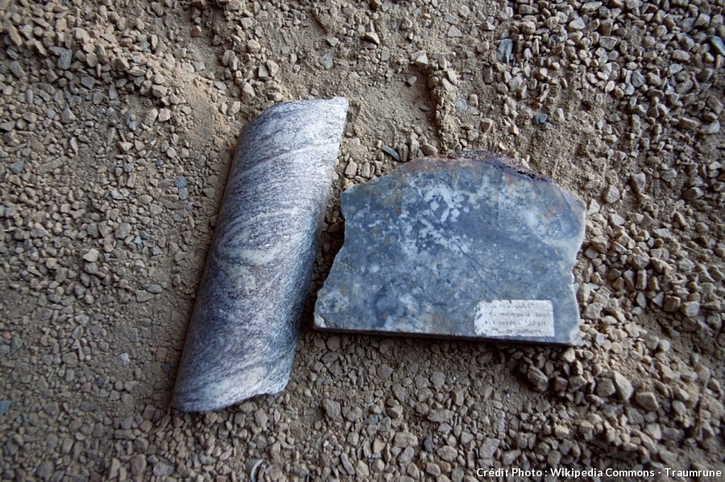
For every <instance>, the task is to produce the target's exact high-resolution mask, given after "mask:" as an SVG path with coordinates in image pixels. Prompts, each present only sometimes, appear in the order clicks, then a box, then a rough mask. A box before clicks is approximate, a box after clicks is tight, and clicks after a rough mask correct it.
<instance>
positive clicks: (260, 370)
mask: <svg viewBox="0 0 725 482" xmlns="http://www.w3.org/2000/svg"><path fill="white" fill-rule="evenodd" d="M347 105H348V103H347V100H345V99H343V98H333V99H330V100H310V101H301V102H289V103H284V104H278V105H276V106H274V107H271V108H270V109H268V110H266V111H265V112H264V113H263V114H262V115H260V116H259V117H257V118H256V119H254V120H253V121H252V122H250V123H249V124H248V125H247V126H246V127H245V128H244V130H243V131H242V133H241V135H240V137H239V141H238V144H237V150H236V153H235V156H234V161H233V164H232V167H231V170H230V174H229V179H228V181H227V187H226V190H225V192H224V200H223V201H222V205H221V210H220V212H219V216H218V218H217V223H216V229H215V231H214V236H213V239H212V244H211V247H210V249H209V254H208V256H207V260H206V266H205V268H204V274H203V277H202V281H201V285H200V287H199V292H198V294H197V299H196V304H195V306H194V312H193V315H192V318H191V322H190V324H189V328H188V332H187V337H186V343H185V346H184V351H183V354H182V359H181V364H180V366H179V371H178V375H177V379H176V387H175V391H174V396H173V400H172V404H173V406H174V407H175V408H177V409H179V410H182V411H194V412H206V411H210V410H216V409H219V408H223V407H226V406H228V405H232V404H234V403H237V402H240V401H242V400H244V399H247V398H250V397H253V396H255V395H261V394H273V393H278V392H280V391H282V390H283V389H284V387H285V386H286V385H287V382H288V381H289V375H290V369H291V366H292V361H293V358H294V351H295V346H296V344H297V337H298V334H299V324H300V318H301V314H302V308H303V305H304V302H305V300H306V298H307V293H308V290H309V285H310V278H311V276H312V269H313V264H314V260H315V255H316V252H317V243H318V238H319V232H320V227H321V223H322V218H323V216H324V212H325V209H326V207H327V201H328V197H329V194H330V190H331V184H332V176H333V172H334V168H335V163H336V159H337V152H338V149H339V146H340V138H341V136H342V132H343V127H344V125H345V117H346V113H347Z"/></svg>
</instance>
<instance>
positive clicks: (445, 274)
mask: <svg viewBox="0 0 725 482" xmlns="http://www.w3.org/2000/svg"><path fill="white" fill-rule="evenodd" d="M342 213H343V216H344V218H345V243H344V245H343V247H342V249H341V250H340V252H339V253H338V254H337V257H336V258H335V261H334V263H333V265H332V269H331V271H330V274H329V276H328V278H327V280H326V281H325V284H324V286H323V288H322V289H321V290H320V292H319V293H318V299H317V303H316V305H315V327H316V328H318V329H326V330H333V331H353V332H367V333H379V334H386V335H388V334H399V335H423V336H436V337H462V338H471V339H494V340H495V339H499V340H501V339H503V340H512V341H529V342H542V343H554V344H568V345H578V344H580V343H581V334H580V331H579V306H578V304H577V301H576V296H575V287H574V276H573V275H572V268H573V267H574V264H575V261H576V255H577V252H578V251H579V249H580V247H581V244H582V241H583V239H584V227H585V206H584V204H583V203H582V202H581V201H580V200H579V199H577V198H575V197H574V196H573V195H572V194H570V193H569V192H567V191H566V190H564V189H562V188H561V187H559V186H557V185H556V184H555V183H553V182H552V181H550V180H549V179H546V178H543V177H541V176H538V175H536V174H534V173H532V172H530V171H528V170H525V169H523V168H521V167H519V166H518V165H517V164H516V161H514V160H512V159H508V158H504V157H502V156H497V155H494V154H491V153H487V152H466V153H457V154H453V155H451V156H449V157H448V158H440V157H430V158H423V159H417V160H415V161H412V162H410V163H408V164H405V165H404V166H402V167H400V168H398V169H397V170H396V171H395V172H393V173H392V174H390V175H387V176H384V177H381V178H379V179H376V180H374V181H371V182H367V183H365V184H360V185H357V186H355V187H353V188H351V189H349V190H347V191H345V192H344V193H343V194H342Z"/></svg>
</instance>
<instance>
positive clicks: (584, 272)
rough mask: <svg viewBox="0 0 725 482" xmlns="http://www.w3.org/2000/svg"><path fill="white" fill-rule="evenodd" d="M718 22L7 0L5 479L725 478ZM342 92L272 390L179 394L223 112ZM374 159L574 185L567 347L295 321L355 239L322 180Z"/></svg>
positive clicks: (493, 6)
mask: <svg viewBox="0 0 725 482" xmlns="http://www.w3.org/2000/svg"><path fill="white" fill-rule="evenodd" d="M722 11H723V4H722V2H721V1H717V2H716V1H712V2H706V1H701V0H689V1H688V0H655V1H653V2H646V3H645V2H641V1H640V0H604V1H592V2H588V3H580V2H576V1H554V0H551V1H547V0H542V1H539V2H533V1H530V0H522V1H515V2H502V1H491V2H476V1H468V0H454V1H450V2H445V1H442V0H416V1H410V2H396V1H389V0H371V1H367V0H366V1H340V0H332V1H329V2H313V1H308V0H297V1H294V0H293V1H278V0H273V1H271V2H251V1H243V0H216V1H211V0H191V1H188V0H181V1H179V0H163V1H160V2H151V1H149V2H145V1H141V0H102V1H99V2H90V1H83V0H50V1H38V2H31V1H29V0H0V20H1V24H0V203H1V204H0V221H1V222H0V253H1V254H2V268H1V269H0V310H1V311H0V312H1V313H2V315H1V316H0V399H2V400H3V402H0V412H2V415H0V443H1V445H2V449H1V452H0V471H1V473H2V476H1V477H2V478H3V479H4V480H19V481H22V480H53V481H61V480H109V479H110V480H127V479H136V480H148V479H156V480H182V479H184V480H187V479H189V480H214V481H217V480H250V479H251V475H252V473H254V476H255V478H256V480H300V481H306V480H318V479H319V480H342V479H352V478H357V479H360V480H365V479H369V480H433V479H435V480H440V481H448V480H452V481H461V480H469V481H470V480H478V478H479V477H477V472H476V471H477V469H488V468H503V469H509V470H513V469H521V470H542V471H543V472H542V475H540V476H539V475H536V474H534V475H533V476H522V477H521V478H522V479H534V480H556V475H555V474H554V473H552V471H551V469H553V468H576V469H591V468H595V469H597V470H601V471H603V472H604V471H606V469H608V468H609V469H612V470H634V471H638V470H646V471H651V474H650V473H646V474H645V473H640V474H639V475H640V476H641V477H639V480H689V479H691V478H693V477H691V476H688V475H687V474H682V473H673V472H668V471H667V470H666V469H677V470H718V469H719V470H725V463H724V462H723V453H724V451H725V448H724V447H723V442H724V440H723V426H722V424H723V421H724V420H725V409H724V408H723V384H722V380H723V375H724V364H723V361H722V360H723V355H724V349H725V334H723V327H722V324H723V314H722V303H723V299H724V298H725V286H724V284H723V279H724V277H725V227H724V226H723V223H724V221H723V219H724V218H725V208H724V203H725V165H723V164H722V163H721V162H722V152H723V149H725V137H724V136H723V132H722V131H721V121H720V119H721V118H723V102H724V101H725V100H724V99H723V97H724V95H723V87H725V78H724V75H723V62H724V61H725V44H724V43H723V38H725V26H724V25H723V23H724V22H723V14H722ZM333 95H343V96H345V97H347V98H348V99H349V100H350V104H351V109H350V114H349V118H348V124H347V127H346V129H345V135H344V139H343V142H342V148H341V153H340V156H339V164H338V167H337V177H336V179H335V181H334V189H335V190H334V198H333V200H332V201H331V203H330V207H329V210H328V213H327V218H326V223H325V232H324V233H323V243H322V246H321V250H320V255H319V258H318V263H317V268H316V274H315V280H314V282H313V286H312V287H311V293H312V295H313V296H312V299H311V300H310V303H309V306H308V310H307V313H306V315H305V318H304V321H303V329H302V334H301V337H300V341H299V345H298V354H297V357H296V361H295V364H294V367H293V372H292V380H291V382H290V384H289V386H288V387H287V389H286V390H285V391H284V392H283V393H281V394H279V395H277V396H266V397H258V398H256V399H253V400H250V401H247V402H245V403H242V404H240V405H239V406H235V407H233V408H230V409H227V410H223V411H220V412H217V413H209V414H206V415H189V414H187V415H182V414H180V413H177V412H175V411H173V410H171V409H170V408H169V399H170V391H171V389H172V387H173V383H174V377H175V370H176V366H177V364H178V361H179V357H180V349H181V347H182V345H183V341H184V335H185V330H186V326H187V323H188V319H189V315H190V309H191V308H192V306H193V302H194V295H195V292H196V288H197V285H198V282H199V278H200V274H201V271H202V267H203V263H204V257H205V254H206V250H207V247H208V245H209V241H210V237H211V232H212V229H213V225H214V220H215V217H214V216H215V213H216V212H217V210H218V208H219V203H220V201H221V195H222V193H223V190H224V185H225V180H226V174H227V170H228V166H229V163H230V159H231V154H232V152H233V148H234V144H235V139H236V136H237V134H238V132H239V130H240V128H241V127H242V126H243V125H244V124H245V123H246V122H248V121H249V120H250V119H251V118H252V117H254V116H255V115H257V114H259V113H260V112H262V110H263V109H265V108H266V107H268V106H270V105H272V104H274V103H275V102H280V101H285V100H291V99H305V98H313V97H314V98H319V97H330V96H333ZM385 146H387V147H391V148H393V149H395V151H396V153H397V154H398V155H399V156H400V158H401V161H402V162H405V161H407V160H409V159H411V158H414V157H416V156H420V155H424V154H432V153H435V152H439V153H446V152H451V151H454V150H462V149H488V150H494V151H498V152H502V153H505V154H509V155H512V156H514V157H517V158H518V159H520V160H521V161H522V162H524V163H525V164H527V165H529V166H530V167H531V168H532V169H534V170H536V171H539V172H541V173H542V174H544V175H546V176H549V177H551V178H552V179H554V180H556V181H557V182H558V183H560V184H561V185H563V186H565V187H566V188H568V189H570V190H571V191H572V192H574V193H576V194H577V195H578V196H579V197H581V198H582V199H583V200H585V202H586V203H587V205H588V221H587V228H588V229H587V238H586V242H585V244H584V246H583V248H582V251H581V255H580V259H579V263H578V265H577V267H576V271H575V274H576V278H577V282H578V283H579V291H578V298H579V302H580V307H581V312H582V333H583V336H584V344H583V346H581V347H577V348H552V347H539V346H521V345H516V346H514V345H506V344H500V343H471V342H453V341H436V340H418V339H406V338H401V339H382V338H378V337H374V336H340V335H328V334H319V333H317V332H313V331H312V330H311V329H310V326H311V316H310V314H311V307H312V303H313V300H314V293H315V292H316V291H317V289H318V288H319V287H320V286H321V284H322V280H323V279H324V277H325V275H326V273H327V272H328V270H329V267H330V265H331V263H332V259H333V256H334V253H335V252H336V251H337V250H338V249H339V247H340V245H341V244H342V232H343V228H344V225H343V220H342V219H341V218H340V214H339V194H340V192H341V191H342V190H344V189H345V188H348V187H350V186H352V185H355V184H357V183H361V182H365V181H366V180H369V179H373V178H375V177H378V176H380V175H383V174H386V173H388V172H390V171H391V170H393V169H394V168H395V167H396V166H397V165H399V163H398V161H397V160H394V159H393V157H391V156H390V155H388V154H386V153H385V152H384V151H383V149H382V148H383V147H385ZM8 402H9V403H8ZM546 470H549V472H546ZM611 474H612V473H611V472H606V473H604V475H603V476H602V477H600V479H601V480H607V479H610V478H616V477H614V476H612V475H611ZM635 475H636V474H635ZM620 480H623V479H622V478H621V477H620ZM706 480H716V479H715V478H710V479H706Z"/></svg>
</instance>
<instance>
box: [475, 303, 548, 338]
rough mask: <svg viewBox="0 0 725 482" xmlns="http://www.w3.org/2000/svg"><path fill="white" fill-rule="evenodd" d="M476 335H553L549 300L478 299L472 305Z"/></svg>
mask: <svg viewBox="0 0 725 482" xmlns="http://www.w3.org/2000/svg"><path fill="white" fill-rule="evenodd" d="M474 323H475V328H476V334H477V335H480V336H489V337H553V336H554V335H555V330H554V308H553V306H552V304H551V301H549V300H495V301H482V302H480V303H479V304H478V306H476V314H475V319H474Z"/></svg>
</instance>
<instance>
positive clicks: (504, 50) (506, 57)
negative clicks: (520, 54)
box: [496, 38, 514, 64]
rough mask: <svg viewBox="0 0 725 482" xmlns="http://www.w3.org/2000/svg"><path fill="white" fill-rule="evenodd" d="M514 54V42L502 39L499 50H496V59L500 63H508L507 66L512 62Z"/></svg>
mask: <svg viewBox="0 0 725 482" xmlns="http://www.w3.org/2000/svg"><path fill="white" fill-rule="evenodd" d="M513 52H514V41H513V40H511V39H510V38H505V39H502V40H501V41H500V42H499V43H498V48H497V49H496V58H497V59H498V61H499V62H506V63H507V64H508V63H510V62H511V56H512V55H513Z"/></svg>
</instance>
